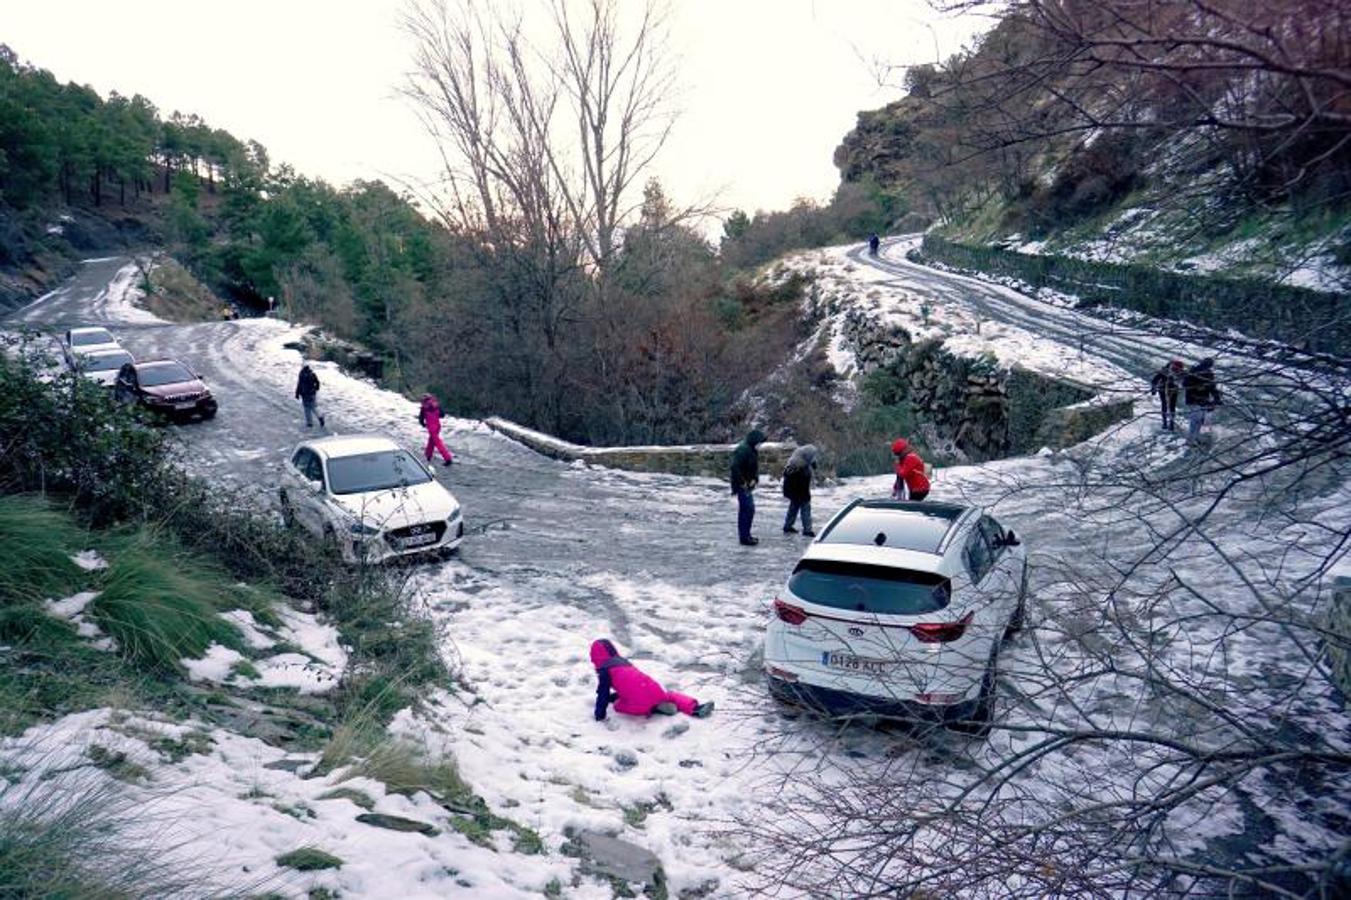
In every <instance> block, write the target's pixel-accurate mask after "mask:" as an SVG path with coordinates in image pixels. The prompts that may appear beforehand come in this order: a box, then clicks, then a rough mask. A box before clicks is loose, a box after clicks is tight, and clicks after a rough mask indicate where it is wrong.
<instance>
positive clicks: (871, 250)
mask: <svg viewBox="0 0 1351 900" xmlns="http://www.w3.org/2000/svg"><path fill="white" fill-rule="evenodd" d="M881 246H882V239H881V238H880V237H878V236H877V232H876V231H874V232H873V233H872V234H870V235H868V255H869V256H876V255H877V251H878V249H879V248H880V247H881Z"/></svg>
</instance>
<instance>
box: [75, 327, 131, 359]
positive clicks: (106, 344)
mask: <svg viewBox="0 0 1351 900" xmlns="http://www.w3.org/2000/svg"><path fill="white" fill-rule="evenodd" d="M121 349H122V345H121V344H119V343H118V342H117V339H116V338H115V337H113V335H112V332H110V331H109V330H108V329H106V328H72V329H70V330H69V331H67V332H66V333H65V334H63V335H61V354H62V356H64V357H65V359H66V365H68V366H71V367H74V365H75V364H76V363H77V362H78V361H79V355H80V354H81V353H94V352H95V351H98V350H121Z"/></svg>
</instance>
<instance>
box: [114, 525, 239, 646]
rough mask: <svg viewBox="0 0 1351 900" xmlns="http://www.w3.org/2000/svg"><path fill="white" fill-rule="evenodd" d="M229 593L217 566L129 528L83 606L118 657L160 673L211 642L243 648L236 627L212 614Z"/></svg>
mask: <svg viewBox="0 0 1351 900" xmlns="http://www.w3.org/2000/svg"><path fill="white" fill-rule="evenodd" d="M232 592H233V591H232V586H231V584H230V582H229V581H228V580H226V579H225V578H224V576H223V574H222V573H221V572H220V571H219V570H216V569H214V568H213V567H211V566H208V565H206V564H204V563H202V562H200V561H199V560H197V559H194V558H192V557H189V556H187V555H186V554H183V553H181V552H179V551H178V550H177V548H176V547H174V546H173V544H172V543H171V542H167V541H164V540H162V539H161V540H160V541H158V542H157V541H155V540H153V539H152V538H151V537H150V535H149V534H148V533H146V532H137V533H135V534H134V535H132V536H131V537H129V538H126V539H124V544H123V547H122V549H121V550H120V551H119V552H118V553H117V555H116V559H115V560H114V562H113V563H112V565H111V566H110V567H109V569H108V573H107V575H106V576H105V578H104V579H103V590H102V591H101V592H100V593H99V595H98V596H97V597H95V598H94V600H93V601H92V602H91V603H90V606H89V608H90V611H91V613H92V615H93V617H94V620H95V621H96V622H97V623H98V624H99V626H100V627H102V628H103V629H104V630H105V631H107V632H108V633H109V634H110V635H112V636H113V637H114V638H115V639H116V640H117V644H118V648H119V650H120V651H121V653H122V655H123V657H124V658H126V659H128V660H129V661H131V662H132V663H134V664H136V665H138V666H141V667H142V668H146V669H151V670H160V671H167V670H175V669H177V668H178V666H179V660H181V659H183V658H184V657H194V658H195V657H200V656H202V654H203V653H205V652H206V649H207V648H208V647H209V646H211V645H212V644H213V643H218V644H224V645H225V646H227V647H233V648H235V649H242V648H243V640H242V637H241V635H240V634H239V631H238V630H237V629H236V628H235V627H234V626H233V625H231V624H230V623H229V622H227V621H226V620H224V619H222V618H221V617H220V615H219V612H220V611H221V610H222V609H224V608H228V607H229V606H230V605H231V604H230V603H229V599H230V597H231V595H232Z"/></svg>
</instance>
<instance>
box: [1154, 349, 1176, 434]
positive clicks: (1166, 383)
mask: <svg viewBox="0 0 1351 900" xmlns="http://www.w3.org/2000/svg"><path fill="white" fill-rule="evenodd" d="M1183 375H1184V369H1183V365H1182V360H1180V359H1174V360H1172V361H1170V362H1169V363H1168V365H1166V366H1164V367H1163V368H1162V369H1159V371H1157V372H1155V373H1154V377H1153V379H1151V380H1150V382H1149V393H1150V394H1158V395H1159V406H1160V408H1161V409H1162V411H1163V430H1164V431H1173V430H1175V428H1176V425H1177V395H1178V391H1180V390H1181V388H1182V379H1183Z"/></svg>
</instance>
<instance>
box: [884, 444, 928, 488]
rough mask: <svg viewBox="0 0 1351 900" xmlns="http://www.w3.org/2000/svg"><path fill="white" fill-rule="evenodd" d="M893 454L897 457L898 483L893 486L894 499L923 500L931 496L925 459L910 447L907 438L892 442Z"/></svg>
mask: <svg viewBox="0 0 1351 900" xmlns="http://www.w3.org/2000/svg"><path fill="white" fill-rule="evenodd" d="M891 455H892V456H894V457H895V458H896V483H895V484H894V485H892V488H891V499H893V500H923V499H924V498H925V497H927V496H929V477H928V476H927V475H925V474H924V460H922V459H920V456H919V454H918V453H916V452H915V451H914V450H912V449H910V442H909V441H907V440H906V439H905V438H896V440H894V441H892V442H891Z"/></svg>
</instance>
